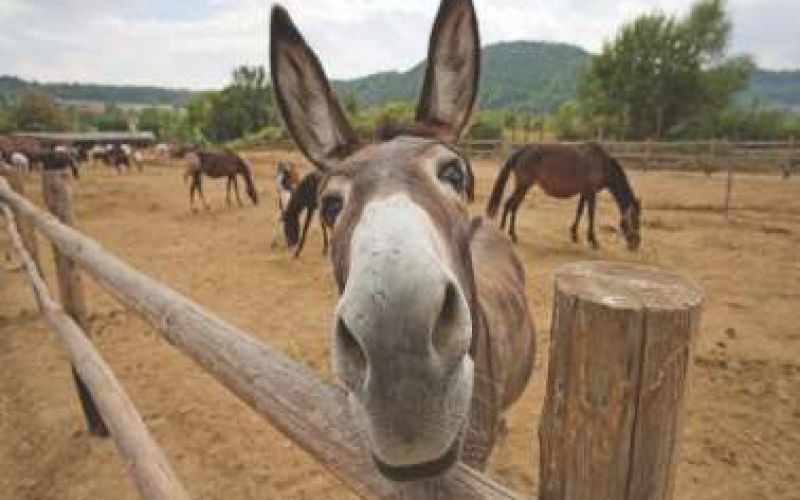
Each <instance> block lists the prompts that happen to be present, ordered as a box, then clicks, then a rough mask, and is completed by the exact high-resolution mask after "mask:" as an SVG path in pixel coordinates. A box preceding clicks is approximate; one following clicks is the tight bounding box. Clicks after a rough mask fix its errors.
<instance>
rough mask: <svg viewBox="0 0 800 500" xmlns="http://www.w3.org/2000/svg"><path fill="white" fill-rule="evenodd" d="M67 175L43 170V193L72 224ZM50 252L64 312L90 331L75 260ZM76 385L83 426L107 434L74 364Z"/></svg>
mask: <svg viewBox="0 0 800 500" xmlns="http://www.w3.org/2000/svg"><path fill="white" fill-rule="evenodd" d="M68 183H69V178H68V176H67V173H66V171H65V170H58V171H53V170H45V171H43V172H42V196H43V198H44V203H45V205H47V208H48V209H49V210H50V212H52V213H53V215H55V216H56V217H57V218H58V220H60V221H61V222H63V223H64V224H67V225H70V226H71V225H73V224H74V223H75V220H74V218H73V216H72V208H71V207H70V193H69V184H68ZM53 255H54V256H55V261H56V281H57V282H58V292H59V293H58V295H59V298H60V299H61V305H62V307H63V309H64V312H65V313H67V314H68V315H69V316H70V317H71V318H72V319H73V320H74V321H75V323H76V324H77V325H78V327H79V328H81V329H82V330H83V331H84V332H87V331H89V320H88V318H89V316H88V312H87V310H86V297H85V294H84V291H83V283H82V281H81V274H80V272H79V270H78V268H77V267H76V266H75V263H74V262H72V261H71V260H70V259H69V258H68V257H66V256H64V255H63V254H62V253H61V252H60V251H59V250H58V248H57V247H55V246H53ZM72 376H73V379H74V381H75V388H76V389H77V391H78V398H80V401H81V408H83V415H84V417H85V419H86V427H87V429H88V430H89V432H90V433H91V434H92V435H94V436H100V437H107V436H108V429H107V428H106V425H105V423H104V422H103V417H102V416H101V415H100V412H99V411H98V410H97V405H95V403H94V401H93V400H92V395H91V394H90V393H89V390H88V389H87V388H86V385H85V384H84V382H83V380H81V378H80V376H79V375H78V373H77V372H76V371H75V368H74V367H73V369H72Z"/></svg>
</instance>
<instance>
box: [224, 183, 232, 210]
mask: <svg viewBox="0 0 800 500" xmlns="http://www.w3.org/2000/svg"><path fill="white" fill-rule="evenodd" d="M232 182H233V177H231V176H230V175H229V176H228V182H226V183H225V206H227V207H228V208H231V183H232Z"/></svg>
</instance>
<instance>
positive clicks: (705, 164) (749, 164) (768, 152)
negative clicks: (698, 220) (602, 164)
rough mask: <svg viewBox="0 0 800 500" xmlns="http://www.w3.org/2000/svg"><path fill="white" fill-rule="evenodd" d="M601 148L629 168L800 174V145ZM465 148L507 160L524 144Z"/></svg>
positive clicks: (609, 144)
mask: <svg viewBox="0 0 800 500" xmlns="http://www.w3.org/2000/svg"><path fill="white" fill-rule="evenodd" d="M567 144H569V143H567ZM575 144H577V143H575ZM601 144H602V145H603V146H604V147H605V148H606V149H607V150H608V151H609V153H611V154H612V155H614V156H616V157H617V158H619V159H620V160H621V161H623V162H624V163H625V164H626V166H630V167H634V168H642V169H645V170H648V169H679V170H700V171H707V172H711V171H718V170H727V169H729V168H733V169H736V170H737V171H739V170H741V171H753V172H775V171H777V172H779V173H780V174H781V175H784V176H788V175H790V174H791V173H793V172H800V141H741V142H736V141H673V142H650V141H639V142H633V141H629V142H624V141H603V142H601ZM461 146H462V147H463V148H464V150H465V151H466V152H467V153H468V154H470V155H471V156H484V157H490V156H491V157H500V158H505V157H506V156H508V155H509V154H510V153H511V152H512V151H514V150H516V149H517V148H519V147H521V146H523V143H514V142H508V141H501V140H480V141H474V140H466V141H462V143H461Z"/></svg>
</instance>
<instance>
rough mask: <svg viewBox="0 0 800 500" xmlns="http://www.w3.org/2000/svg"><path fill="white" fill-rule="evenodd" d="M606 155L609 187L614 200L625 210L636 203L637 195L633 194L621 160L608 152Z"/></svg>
mask: <svg viewBox="0 0 800 500" xmlns="http://www.w3.org/2000/svg"><path fill="white" fill-rule="evenodd" d="M598 147H599V146H598ZM604 153H605V151H604ZM605 156H606V157H607V162H608V174H609V175H608V189H609V191H611V195H612V196H613V197H614V200H616V202H617V205H618V206H619V208H620V211H621V212H624V211H625V210H627V209H628V207H630V206H631V205H634V204H636V196H635V195H634V194H633V189H632V188H631V183H630V182H629V181H628V176H627V174H625V170H624V169H623V168H622V165H620V163H619V161H618V160H617V159H616V158H614V157H613V156H611V155H609V154H608V153H605Z"/></svg>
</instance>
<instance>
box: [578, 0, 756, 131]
mask: <svg viewBox="0 0 800 500" xmlns="http://www.w3.org/2000/svg"><path fill="white" fill-rule="evenodd" d="M730 32H731V22H730V20H729V19H728V16H727V14H726V12H725V1H724V0H700V1H698V2H697V3H695V4H694V5H693V6H692V8H691V10H690V12H689V14H688V15H687V16H686V17H685V18H683V19H677V18H675V17H674V16H667V15H666V14H664V13H662V12H654V13H651V14H647V15H644V16H641V17H639V18H637V19H635V20H634V21H632V22H630V23H628V24H625V25H623V26H622V27H621V28H620V30H619V31H618V32H617V35H616V37H615V39H614V40H613V42H607V43H605V44H604V45H603V48H602V51H601V53H600V54H599V55H597V56H594V57H592V59H591V62H590V65H589V68H588V70H587V71H586V72H585V73H584V75H583V77H582V79H581V84H580V96H581V100H582V101H583V104H584V107H585V111H586V113H587V114H588V115H589V116H590V117H592V119H594V117H596V116H602V117H603V118H602V119H601V120H600V121H602V122H603V123H607V124H610V125H612V126H616V127H617V128H618V129H619V132H621V135H623V136H627V137H631V138H636V139H642V138H646V137H663V136H665V135H667V134H669V133H670V131H672V129H673V128H674V127H676V126H677V125H678V124H679V123H681V122H682V121H685V120H687V119H691V118H692V117H693V116H696V115H698V114H704V113H715V112H719V111H720V110H722V109H724V108H725V106H726V105H727V104H728V102H729V100H730V97H731V96H732V94H733V93H735V92H736V91H738V90H741V89H743V88H744V87H745V86H746V84H747V79H748V77H749V73H750V71H751V69H752V63H751V62H750V59H749V58H747V57H738V58H732V59H725V50H726V48H727V46H728V41H729V39H730Z"/></svg>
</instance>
